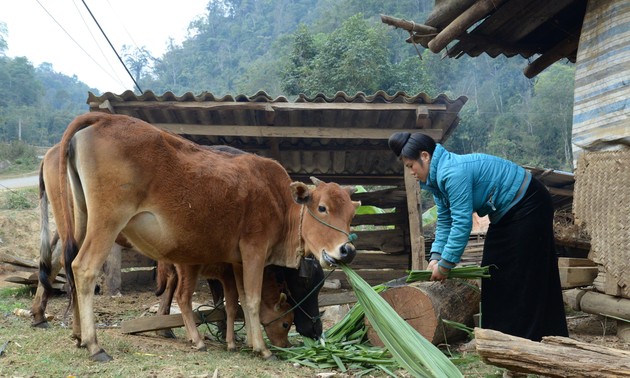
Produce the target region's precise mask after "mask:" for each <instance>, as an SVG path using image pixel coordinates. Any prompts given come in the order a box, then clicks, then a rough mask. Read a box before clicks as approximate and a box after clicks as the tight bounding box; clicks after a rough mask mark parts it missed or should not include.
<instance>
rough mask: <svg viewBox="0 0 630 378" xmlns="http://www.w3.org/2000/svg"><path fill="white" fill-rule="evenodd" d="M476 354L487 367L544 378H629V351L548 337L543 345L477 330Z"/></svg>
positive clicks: (494, 332)
mask: <svg viewBox="0 0 630 378" xmlns="http://www.w3.org/2000/svg"><path fill="white" fill-rule="evenodd" d="M474 332H475V340H477V344H476V347H477V353H478V354H479V356H480V357H481V359H482V360H483V361H484V362H485V363H488V364H491V365H495V366H499V367H502V368H506V369H509V370H512V371H518V372H521V373H529V374H538V375H541V376H545V377H585V378H586V377H593V378H602V377H610V378H613V377H614V378H620V377H630V367H629V365H628V361H629V360H630V352H629V351H625V350H621V349H614V348H608V347H605V346H601V345H596V344H591V343H582V342H579V341H576V340H573V339H570V338H568V337H560V336H545V337H543V340H542V342H540V343H538V342H534V341H531V340H527V339H524V338H521V337H516V336H511V335H508V334H504V333H501V332H499V331H494V330H491V329H481V328H475V330H474Z"/></svg>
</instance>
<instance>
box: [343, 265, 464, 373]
mask: <svg viewBox="0 0 630 378" xmlns="http://www.w3.org/2000/svg"><path fill="white" fill-rule="evenodd" d="M341 269H342V270H343V271H344V273H345V274H346V276H347V277H348V281H349V282H350V284H351V285H352V288H353V290H354V293H355V294H356V296H357V299H358V300H359V303H360V304H361V306H362V307H363V311H364V313H365V316H367V317H368V319H369V320H370V324H371V325H372V327H374V330H375V331H376V333H377V334H378V336H379V337H380V339H381V341H383V344H385V346H386V347H387V350H389V352H390V353H391V354H392V355H393V356H394V359H395V360H396V361H397V362H398V363H399V364H400V365H401V366H402V367H403V368H405V369H406V370H407V371H408V372H409V373H410V374H412V375H413V376H415V377H440V378H441V377H444V378H455V377H463V375H462V374H461V372H460V371H459V369H457V367H456V366H455V365H454V364H453V363H452V362H451V361H450V360H449V359H448V357H446V355H444V353H442V351H440V350H439V349H438V348H437V347H436V346H435V345H433V344H432V343H430V342H429V341H428V340H427V339H425V338H424V337H423V336H422V335H420V334H419V333H418V331H416V330H415V329H414V328H413V327H411V325H409V323H407V322H406V321H405V320H404V319H402V318H401V317H400V315H398V313H396V311H395V310H394V309H393V308H392V307H391V306H390V305H389V304H388V303H387V301H385V299H383V298H382V297H381V296H380V295H379V294H378V293H377V292H376V291H375V290H374V289H373V288H372V287H371V286H370V285H369V284H368V283H367V282H365V280H363V278H361V276H359V275H358V274H357V273H356V272H355V271H353V270H352V269H351V268H350V267H348V266H347V265H345V264H342V265H341ZM355 307H356V306H355Z"/></svg>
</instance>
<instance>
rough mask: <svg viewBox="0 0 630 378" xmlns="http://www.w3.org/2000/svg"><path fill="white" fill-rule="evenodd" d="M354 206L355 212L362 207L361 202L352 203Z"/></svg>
mask: <svg viewBox="0 0 630 378" xmlns="http://www.w3.org/2000/svg"><path fill="white" fill-rule="evenodd" d="M352 204H353V205H354V209H355V210H356V209H358V208H359V207H361V201H352Z"/></svg>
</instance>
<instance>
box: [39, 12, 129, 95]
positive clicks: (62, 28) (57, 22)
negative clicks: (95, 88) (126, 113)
mask: <svg viewBox="0 0 630 378" xmlns="http://www.w3.org/2000/svg"><path fill="white" fill-rule="evenodd" d="M35 1H36V2H37V4H39V6H40V7H41V8H42V9H43V10H44V12H46V14H48V16H49V17H50V18H52V20H53V21H54V22H55V23H56V24H57V26H59V27H60V28H61V30H63V32H64V33H66V35H67V36H68V37H69V38H70V39H71V40H72V42H74V44H75V45H77V47H78V48H80V49H81V51H83V52H84V53H85V55H87V56H88V58H90V59H91V60H92V62H94V64H96V65H97V66H98V67H99V68H100V69H101V70H102V71H103V72H105V73H106V74H107V75H108V76H109V77H110V78H112V80H115V81H118V82H119V83H120V84H122V85H124V84H123V83H122V82H120V79H117V78H115V77H113V76H112V75H111V74H110V73H109V71H107V70H106V69H105V68H104V67H103V66H101V65H100V63H99V62H98V61H97V60H96V59H94V58H93V57H92V55H90V53H88V52H87V51H85V49H84V48H83V47H82V46H81V44H80V43H79V42H77V41H76V40H75V39H74V38H72V36H71V35H70V33H68V31H67V30H66V29H65V28H64V27H63V26H61V24H60V23H59V21H57V19H56V18H55V16H53V15H52V14H51V13H50V12H49V11H48V9H46V7H44V6H43V5H42V3H40V2H39V0H35Z"/></svg>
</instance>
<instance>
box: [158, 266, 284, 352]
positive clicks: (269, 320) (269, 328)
mask: <svg viewBox="0 0 630 378" xmlns="http://www.w3.org/2000/svg"><path fill="white" fill-rule="evenodd" d="M190 269H191V267H190V266H188V265H177V264H176V265H174V264H169V263H164V262H158V268H157V291H156V295H161V296H162V298H161V299H160V305H159V308H158V314H160V315H167V314H169V312H170V307H171V302H172V300H173V295H176V296H177V297H178V303H180V301H185V300H186V297H187V296H188V295H189V294H190V295H192V293H188V292H187V291H190V290H194V288H195V286H196V285H197V283H196V282H192V281H191V280H190V279H188V272H189V270H190ZM192 269H196V267H192ZM200 269H201V270H200V273H199V274H200V275H201V276H202V277H205V278H210V279H216V280H218V281H219V282H220V283H221V285H222V291H223V292H224V293H225V313H226V315H227V319H226V320H227V322H226V328H227V329H226V332H225V341H226V343H227V348H228V350H230V351H234V350H236V343H235V333H234V321H235V319H236V314H237V311H238V289H237V285H236V281H235V280H234V272H233V270H232V266H231V265H230V264H223V263H219V264H214V265H205V266H203V267H201V268H200ZM213 294H214V292H213ZM214 305H215V306H217V305H218V303H217V301H216V300H215V302H214ZM260 320H261V322H262V325H263V326H264V328H265V332H266V333H267V337H268V338H269V341H270V342H271V344H273V345H275V346H278V347H282V348H286V347H289V346H290V345H291V344H290V342H289V338H288V334H289V329H290V328H291V324H292V323H293V311H291V306H290V305H289V304H288V303H287V296H286V294H285V293H284V292H283V288H282V287H281V286H280V285H279V284H278V282H277V280H276V277H275V274H274V273H273V271H272V270H271V269H265V272H264V277H263V292H262V301H261V303H260Z"/></svg>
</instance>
